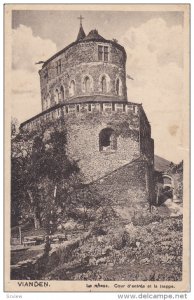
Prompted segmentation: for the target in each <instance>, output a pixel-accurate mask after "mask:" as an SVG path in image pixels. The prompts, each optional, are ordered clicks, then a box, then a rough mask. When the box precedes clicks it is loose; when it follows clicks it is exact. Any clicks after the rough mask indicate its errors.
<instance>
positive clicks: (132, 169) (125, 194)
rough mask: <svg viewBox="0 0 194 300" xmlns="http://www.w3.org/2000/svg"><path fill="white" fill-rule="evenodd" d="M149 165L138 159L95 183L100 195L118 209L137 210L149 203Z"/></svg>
mask: <svg viewBox="0 0 194 300" xmlns="http://www.w3.org/2000/svg"><path fill="white" fill-rule="evenodd" d="M146 172H147V163H146V162H145V161H144V160H141V159H137V160H135V161H133V162H131V163H129V164H127V165H125V166H122V167H120V168H119V169H117V170H115V171H114V172H111V173H110V174H108V175H107V176H104V177H102V178H100V179H98V180H97V181H96V182H94V183H93V185H94V186H95V188H96V189H97V191H98V193H99V194H100V195H101V196H102V198H104V199H105V200H106V203H110V205H112V206H118V208H121V207H126V209H127V208H129V209H130V208H131V209H132V210H133V209H135V207H136V205H137V206H138V205H141V203H144V204H145V203H148V201H149V200H150V199H149V191H148V184H149V183H148V182H147V180H148V178H147V176H146Z"/></svg>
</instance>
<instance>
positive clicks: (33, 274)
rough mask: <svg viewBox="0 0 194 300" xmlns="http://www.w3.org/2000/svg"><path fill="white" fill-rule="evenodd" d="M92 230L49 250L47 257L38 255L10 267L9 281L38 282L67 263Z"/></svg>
mask: <svg viewBox="0 0 194 300" xmlns="http://www.w3.org/2000/svg"><path fill="white" fill-rule="evenodd" d="M91 233H92V230H90V231H88V232H87V233H85V234H84V235H83V236H81V237H80V238H78V239H75V240H73V241H67V242H64V243H62V244H60V245H59V246H58V247H55V248H53V249H51V251H50V252H49V254H48V255H45V254H40V255H37V256H36V257H35V258H33V259H29V260H26V261H21V262H19V263H18V264H17V265H12V266H11V274H10V277H11V280H40V279H42V278H43V276H44V274H46V273H48V272H50V271H51V270H52V269H53V268H54V267H57V266H58V265H59V264H61V263H65V262H66V261H68V259H69V257H70V256H71V253H72V250H74V249H76V248H77V247H79V245H80V243H82V242H83V241H85V240H86V239H87V238H89V237H90V236H91Z"/></svg>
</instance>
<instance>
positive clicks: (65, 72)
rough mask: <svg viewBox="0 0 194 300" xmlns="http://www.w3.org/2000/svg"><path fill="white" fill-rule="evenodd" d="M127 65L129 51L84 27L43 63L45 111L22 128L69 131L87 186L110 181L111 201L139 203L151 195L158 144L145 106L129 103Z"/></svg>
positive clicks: (72, 153)
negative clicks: (123, 200) (133, 201)
mask: <svg viewBox="0 0 194 300" xmlns="http://www.w3.org/2000/svg"><path fill="white" fill-rule="evenodd" d="M125 65H126V52H125V49H124V48H123V47H122V46H121V45H119V44H118V43H117V42H116V40H106V39H105V38H103V37H102V36H101V35H100V34H99V33H98V32H97V30H92V31H90V32H89V34H88V35H85V32H84V30H83V27H82V25H80V30H79V33H78V36H77V39H76V41H75V42H73V43H71V44H70V45H68V46H67V47H66V48H64V49H62V50H61V51H59V52H58V53H56V54H55V55H53V56H52V57H51V58H49V59H48V60H47V61H45V62H44V64H43V66H42V69H41V70H40V71H39V74H40V85H41V103H42V112H41V113H40V114H38V115H36V116H34V117H32V118H31V119H29V120H27V121H25V122H24V123H22V124H21V127H22V128H23V129H24V130H28V131H29V130H30V131H33V130H35V131H36V132H37V129H39V127H41V126H42V125H43V124H44V125H46V126H43V128H47V131H48V132H50V131H52V129H53V128H56V127H59V128H60V129H61V128H62V130H63V127H65V129H66V132H67V144H66V150H67V155H68V157H69V158H70V159H72V160H74V161H76V162H77V163H78V165H79V168H80V171H81V172H82V174H83V178H84V180H85V181H86V182H93V183H94V182H96V181H100V185H99V186H101V184H102V182H103V180H105V177H106V176H108V177H106V178H107V180H108V183H107V184H106V186H105V188H104V192H105V194H106V192H107V189H108V188H110V191H109V195H110V197H113V194H114V195H115V197H116V198H119V195H120V194H121V193H124V194H125V195H124V196H122V197H121V198H123V197H124V198H127V197H131V198H133V197H135V198H137V197H138V198H139V199H140V200H141V199H143V198H144V197H145V195H148V194H150V191H151V190H152V188H151V187H150V184H151V182H152V180H151V178H152V174H153V160H154V144H153V140H152V138H151V127H150V124H149V122H148V119H147V117H146V114H145V112H144V110H143V108H142V105H141V104H137V103H134V102H129V101H128V100H127V89H126V71H125ZM60 124H62V125H60ZM58 125H59V126H58ZM38 132H39V131H38ZM103 178H104V179H103ZM104 182H105V181H104ZM124 185H125V188H124ZM113 188H115V192H114V193H112V189H113ZM136 194H138V195H136ZM135 195H136V196H135ZM124 198H123V199H124Z"/></svg>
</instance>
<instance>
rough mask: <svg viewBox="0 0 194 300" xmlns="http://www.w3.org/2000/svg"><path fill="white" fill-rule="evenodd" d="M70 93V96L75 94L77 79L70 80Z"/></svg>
mask: <svg viewBox="0 0 194 300" xmlns="http://www.w3.org/2000/svg"><path fill="white" fill-rule="evenodd" d="M69 95H70V96H74V95H75V81H74V80H72V81H71V82H70V87H69Z"/></svg>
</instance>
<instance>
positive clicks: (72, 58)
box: [39, 42, 127, 110]
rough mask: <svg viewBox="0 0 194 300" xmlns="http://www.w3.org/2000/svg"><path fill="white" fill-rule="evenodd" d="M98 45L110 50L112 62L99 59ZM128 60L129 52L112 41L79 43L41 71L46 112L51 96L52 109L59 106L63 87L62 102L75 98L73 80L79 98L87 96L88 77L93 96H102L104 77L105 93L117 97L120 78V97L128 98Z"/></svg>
mask: <svg viewBox="0 0 194 300" xmlns="http://www.w3.org/2000/svg"><path fill="white" fill-rule="evenodd" d="M98 45H103V46H108V47H109V60H108V62H104V61H99V60H98ZM59 59H60V60H61V72H60V73H58V74H57V68H56V66H57V62H58V61H59ZM125 60H126V59H125V53H124V52H123V51H121V50H120V49H118V48H117V47H116V46H114V45H113V44H112V43H108V42H107V43H102V42H100V43H99V42H87V43H86V42H85V43H78V44H75V45H73V46H72V47H70V48H68V49H67V50H65V51H64V52H62V53H61V55H59V56H57V57H56V58H53V59H52V60H51V61H50V62H48V64H46V66H44V67H43V68H42V69H41V70H40V71H39V74H40V86H41V100H42V108H43V110H45V101H46V99H47V97H48V95H49V97H50V106H54V105H55V104H56V99H55V91H56V89H58V90H60V88H61V87H63V89H64V99H63V100H61V99H60V100H61V101H66V100H69V99H70V98H71V94H70V92H69V89H70V83H71V81H72V80H74V82H75V96H80V95H82V96H84V95H87V93H86V92H85V91H84V89H83V81H84V77H85V76H89V77H90V79H91V81H92V84H91V90H90V92H89V94H90V95H94V94H101V93H102V91H101V85H100V78H101V77H102V76H103V75H106V76H107V92H106V93H105V94H107V95H117V94H116V80H117V78H119V79H120V85H121V86H120V98H121V99H126V97H127V90H126V83H125V81H126V74H125ZM49 93H50V94H49ZM118 98H119V97H118Z"/></svg>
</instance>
